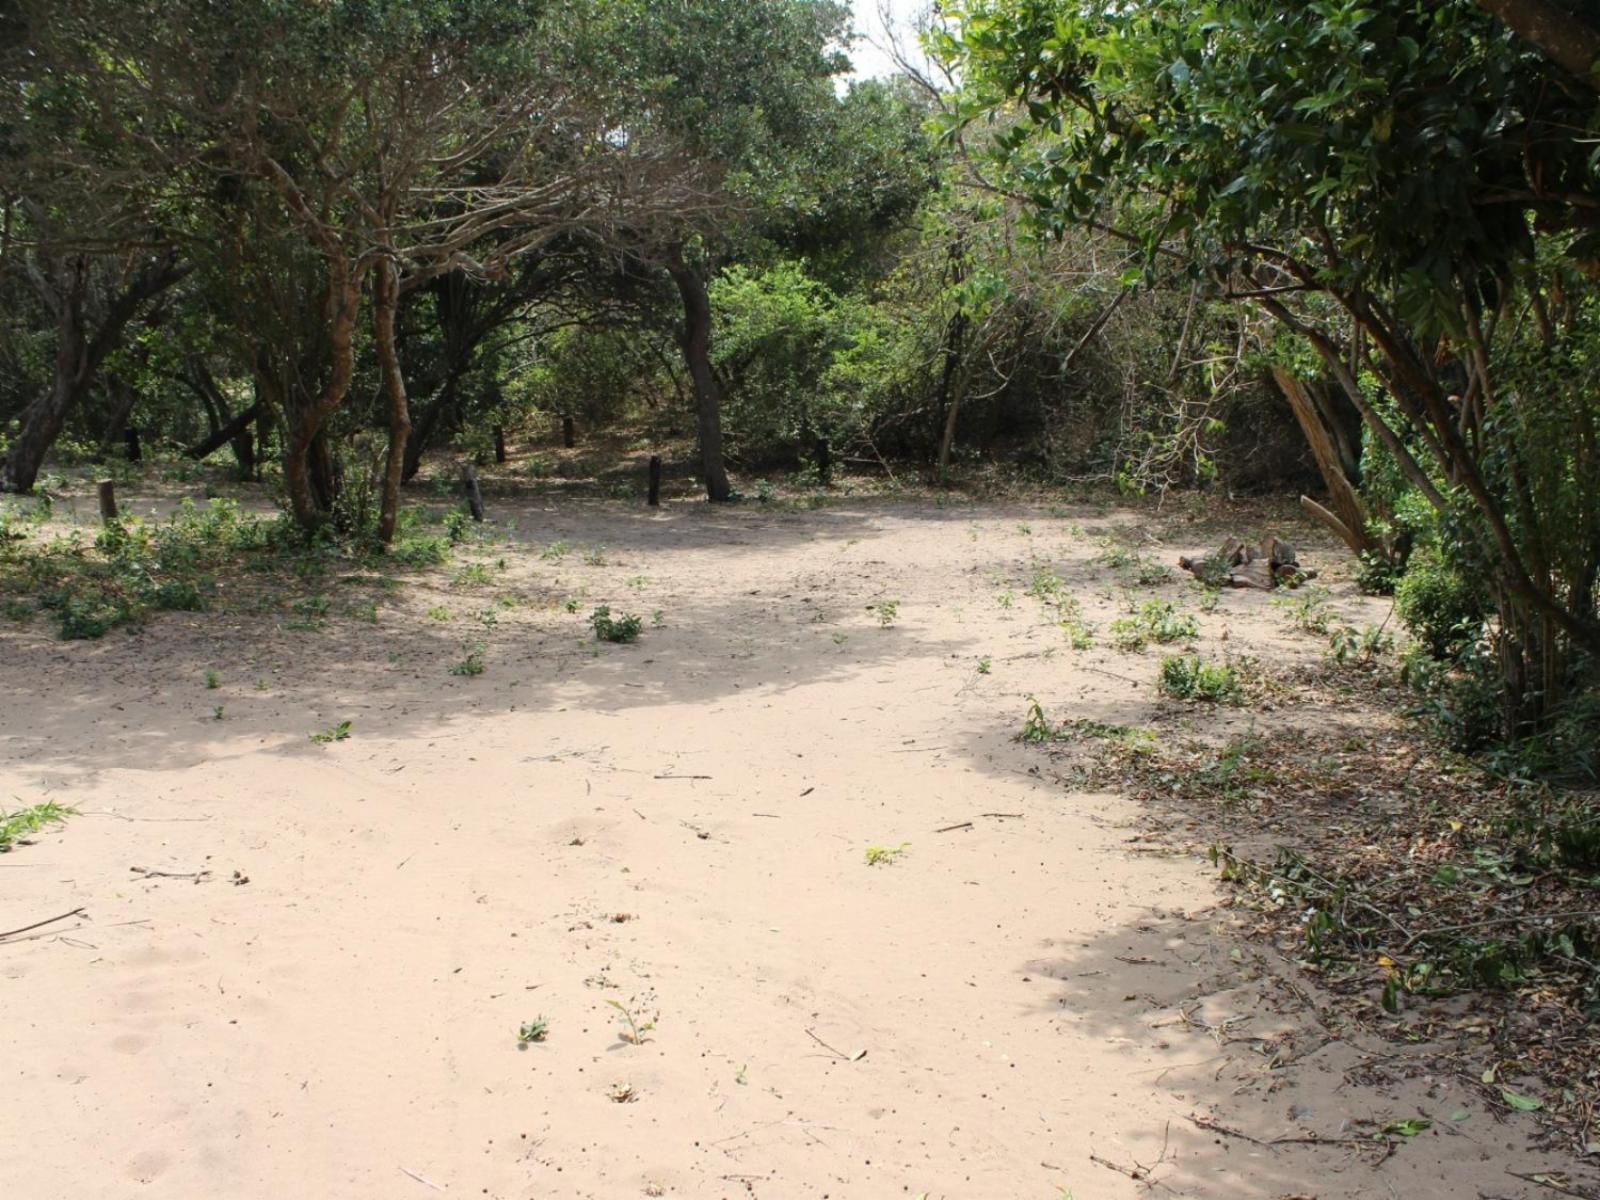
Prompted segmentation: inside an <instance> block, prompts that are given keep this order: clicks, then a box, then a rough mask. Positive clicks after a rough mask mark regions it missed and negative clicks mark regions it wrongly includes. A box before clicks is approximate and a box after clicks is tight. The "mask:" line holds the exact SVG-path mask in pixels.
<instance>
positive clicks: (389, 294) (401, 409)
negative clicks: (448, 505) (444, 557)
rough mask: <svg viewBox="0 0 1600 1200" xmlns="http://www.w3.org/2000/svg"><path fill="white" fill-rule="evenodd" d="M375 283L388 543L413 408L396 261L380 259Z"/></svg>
mask: <svg viewBox="0 0 1600 1200" xmlns="http://www.w3.org/2000/svg"><path fill="white" fill-rule="evenodd" d="M373 283H374V286H373V289H372V291H373V301H374V303H373V334H374V338H375V340H376V342H377V348H378V365H379V369H380V371H381V373H382V375H383V394H384V397H385V399H386V400H387V401H388V409H389V457H388V461H387V462H386V464H385V466H384V472H383V506H382V509H381V510H380V513H379V516H378V540H379V541H380V542H382V543H383V544H384V545H385V546H387V545H388V544H389V543H390V542H392V541H394V529H395V523H396V522H397V521H398V520H399V516H400V477H401V474H402V473H403V471H404V470H405V462H406V444H407V441H408V439H409V438H410V436H411V412H410V410H409V409H408V408H407V406H406V380H405V376H404V375H403V374H402V373H401V371H400V355H399V352H398V351H397V350H396V349H395V344H394V315H395V310H396V309H397V308H398V307H399V305H400V284H399V280H398V279H397V278H396V276H395V270H394V263H393V262H391V261H390V260H389V259H387V258H384V259H380V260H379V261H378V267H377V276H376V278H375V279H374V281H373ZM503 458H504V452H503V451H502V459H503Z"/></svg>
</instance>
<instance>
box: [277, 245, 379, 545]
mask: <svg viewBox="0 0 1600 1200" xmlns="http://www.w3.org/2000/svg"><path fill="white" fill-rule="evenodd" d="M361 275H362V272H360V271H353V270H351V269H350V266H349V264H347V263H343V262H339V261H337V260H335V261H332V262H330V263H329V279H328V289H327V293H326V296H325V298H324V301H323V313H324V315H325V317H326V319H327V322H328V376H327V378H326V379H325V380H324V381H323V385H322V390H321V391H320V392H319V393H318V395H317V396H316V398H315V399H312V398H310V397H307V396H305V395H303V394H301V395H298V396H296V395H295V393H294V392H293V391H291V393H290V396H289V397H287V398H286V401H287V403H286V408H287V409H288V410H289V411H286V412H285V413H284V426H285V429H284V439H283V442H284V445H283V485H284V490H285V491H286V492H287V493H288V497H289V511H290V513H291V515H292V516H293V517H294V520H295V523H296V524H297V525H299V526H300V528H301V529H303V530H305V531H306V532H307V533H310V532H312V531H313V530H315V529H316V528H317V527H318V526H319V525H321V524H322V523H323V522H324V521H326V520H327V519H328V516H329V515H330V513H331V511H332V508H333V501H334V500H335V498H336V497H337V493H338V488H339V483H338V478H337V474H338V473H337V471H336V470H335V469H334V465H333V462H332V458H331V455H330V454H329V453H328V448H327V445H326V443H325V442H323V441H322V439H321V438H320V436H319V435H320V434H321V433H322V426H323V423H324V422H325V421H326V420H327V419H328V417H329V416H330V415H331V414H332V413H333V410H334V409H336V408H337V407H338V406H339V404H340V403H341V402H342V401H343V400H344V398H345V396H346V395H347V394H348V393H349V391H350V379H351V377H352V375H354V373H355V345H354V337H355V324H356V316H357V314H358V313H359V312H360V308H361ZM313 457H314V458H315V461H313Z"/></svg>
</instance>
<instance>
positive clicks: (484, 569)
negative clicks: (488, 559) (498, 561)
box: [450, 563, 494, 587]
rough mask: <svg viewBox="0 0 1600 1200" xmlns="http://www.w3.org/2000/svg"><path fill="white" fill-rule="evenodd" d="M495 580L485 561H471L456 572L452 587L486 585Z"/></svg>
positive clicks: (451, 582) (451, 583)
mask: <svg viewBox="0 0 1600 1200" xmlns="http://www.w3.org/2000/svg"><path fill="white" fill-rule="evenodd" d="M493 582H494V576H493V575H491V574H490V573H489V568H488V566H487V565H485V564H484V563H469V564H468V565H466V566H464V567H462V568H461V569H460V570H459V571H457V572H456V574H455V578H453V579H452V580H451V581H450V585H451V586H452V587H485V586H487V585H488V584H490V583H493Z"/></svg>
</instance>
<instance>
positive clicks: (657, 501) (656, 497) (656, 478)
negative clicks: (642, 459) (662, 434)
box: [650, 454, 661, 508]
mask: <svg viewBox="0 0 1600 1200" xmlns="http://www.w3.org/2000/svg"><path fill="white" fill-rule="evenodd" d="M660 506H661V455H659V454H652V455H651V456H650V507H651V508H659V507H660Z"/></svg>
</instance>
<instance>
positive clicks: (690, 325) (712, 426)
mask: <svg viewBox="0 0 1600 1200" xmlns="http://www.w3.org/2000/svg"><path fill="white" fill-rule="evenodd" d="M667 273H668V274H669V275H671V276H672V282H673V283H675V284H677V286H678V295H679V296H680V297H682V299H683V361H684V365H685V366H686V367H688V369H689V378H690V379H691V380H692V381H693V383H694V394H695V402H696V403H695V425H696V429H697V432H698V433H699V437H700V471H701V474H702V475H704V477H705V481H706V498H707V499H709V500H712V501H715V502H718V503H720V502H722V501H725V500H728V499H731V498H732V495H733V489H732V488H731V487H730V486H729V485H728V471H727V467H726V466H725V465H724V464H723V461H722V390H721V389H720V388H719V387H718V386H717V377H716V375H715V374H714V373H713V372H712V370H711V297H710V296H709V295H708V294H707V292H706V284H705V280H703V279H702V278H700V273H699V272H698V271H696V270H695V269H694V268H693V267H691V266H689V265H688V263H686V262H685V261H684V258H683V248H682V247H681V246H680V247H676V248H675V249H674V250H673V254H672V257H671V259H670V260H668V262H667Z"/></svg>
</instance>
